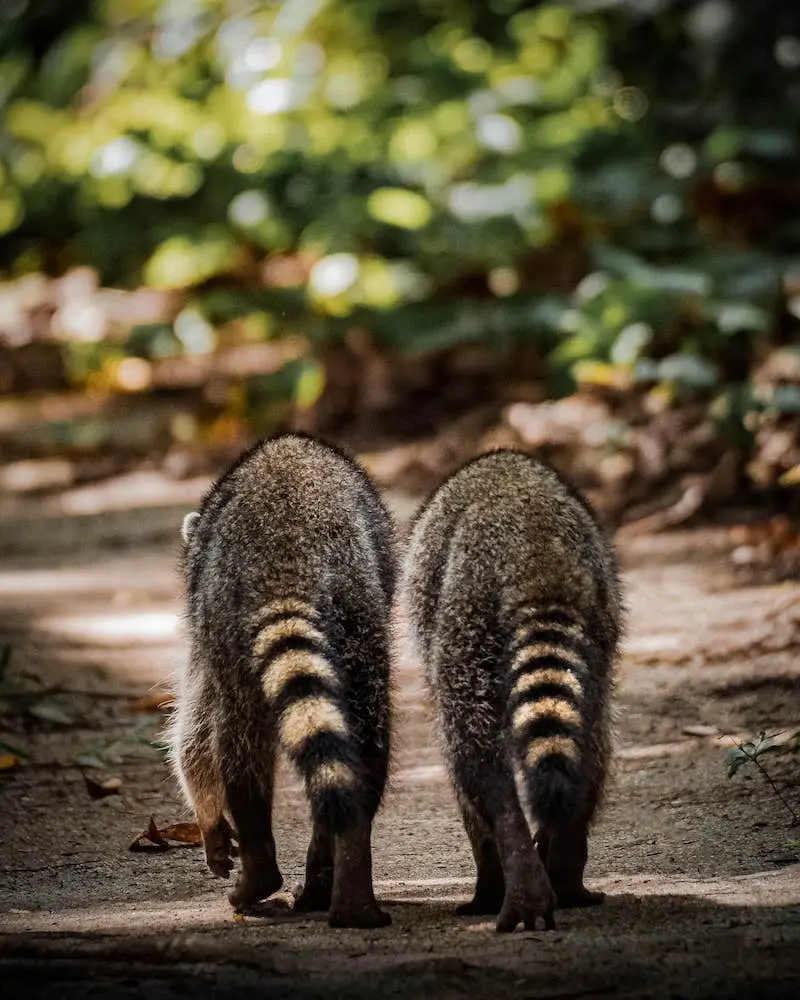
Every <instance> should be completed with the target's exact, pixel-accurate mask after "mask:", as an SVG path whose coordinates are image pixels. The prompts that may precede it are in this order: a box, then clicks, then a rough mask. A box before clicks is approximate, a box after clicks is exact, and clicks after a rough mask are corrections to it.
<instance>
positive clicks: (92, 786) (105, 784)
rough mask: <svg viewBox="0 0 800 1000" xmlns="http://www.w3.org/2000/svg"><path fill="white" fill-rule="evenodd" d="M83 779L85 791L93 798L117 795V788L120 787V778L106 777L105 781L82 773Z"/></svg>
mask: <svg viewBox="0 0 800 1000" xmlns="http://www.w3.org/2000/svg"><path fill="white" fill-rule="evenodd" d="M83 780H84V783H85V784H86V791H87V792H88V793H89V796H90V797H91V798H93V799H104V798H106V797H107V796H109V795H119V790H120V788H122V779H121V778H108V779H106V781H95V779H94V778H90V777H89V775H88V774H84V776H83Z"/></svg>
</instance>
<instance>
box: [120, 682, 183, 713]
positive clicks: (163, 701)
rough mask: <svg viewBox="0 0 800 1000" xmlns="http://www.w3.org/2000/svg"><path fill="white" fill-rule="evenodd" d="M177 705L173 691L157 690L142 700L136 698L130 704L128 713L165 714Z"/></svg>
mask: <svg viewBox="0 0 800 1000" xmlns="http://www.w3.org/2000/svg"><path fill="white" fill-rule="evenodd" d="M174 704H175V695H174V694H173V693H172V692H171V691H165V690H163V689H160V688H159V689H156V690H155V691H150V692H149V693H148V694H146V695H144V696H143V697H142V698H134V699H133V701H130V702H128V711H129V712H131V713H132V714H134V715H136V714H142V715H152V713H153V712H163V711H165V710H166V709H168V708H171V707H172V706H173V705H174Z"/></svg>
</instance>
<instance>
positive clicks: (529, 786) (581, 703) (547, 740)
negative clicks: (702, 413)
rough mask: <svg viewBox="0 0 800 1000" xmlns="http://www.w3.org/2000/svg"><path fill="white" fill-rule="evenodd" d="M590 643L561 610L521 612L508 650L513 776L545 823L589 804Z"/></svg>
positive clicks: (563, 610) (517, 615)
mask: <svg viewBox="0 0 800 1000" xmlns="http://www.w3.org/2000/svg"><path fill="white" fill-rule="evenodd" d="M585 655H586V644H585V640H584V638H583V633H582V629H581V626H580V623H579V622H578V620H577V618H576V617H575V615H574V614H572V613H570V612H569V611H568V610H567V609H565V608H561V607H548V608H541V609H539V608H533V607H527V608H523V609H522V610H521V611H518V612H517V614H516V616H515V628H514V632H513V636H512V640H511V647H510V660H509V663H510V678H509V703H508V710H509V731H510V739H511V748H512V756H513V761H514V765H515V773H516V774H517V775H518V781H519V782H520V784H521V786H522V790H523V791H524V795H525V798H526V800H527V804H528V806H529V808H530V810H531V812H532V813H533V815H534V816H535V818H536V819H537V820H538V821H539V822H543V823H554V822H559V821H561V820H566V819H569V818H572V817H574V816H576V815H578V814H580V812H581V810H582V808H583V807H584V803H585V802H586V797H587V792H588V789H587V779H586V768H585V766H584V763H583V755H584V752H585V740H584V734H585V731H586V727H585V705H586V694H587V692H586V687H585V685H586V679H587V677H588V669H587V665H586V660H585Z"/></svg>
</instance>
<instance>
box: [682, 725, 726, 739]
mask: <svg viewBox="0 0 800 1000" xmlns="http://www.w3.org/2000/svg"><path fill="white" fill-rule="evenodd" d="M681 732H682V733H684V734H685V735H686V736H717V735H718V734H719V729H718V727H717V726H703V725H699V726H684V727H683V729H682V730H681Z"/></svg>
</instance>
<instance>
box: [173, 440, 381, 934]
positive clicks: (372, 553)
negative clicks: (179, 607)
mask: <svg viewBox="0 0 800 1000" xmlns="http://www.w3.org/2000/svg"><path fill="white" fill-rule="evenodd" d="M181 534H182V537H183V552H182V559H181V569H182V573H183V577H184V584H185V590H186V604H187V615H186V619H187V628H188V633H189V638H190V657H189V662H188V665H187V666H186V668H185V671H184V673H183V675H182V677H181V680H180V684H179V691H178V694H177V700H176V710H175V713H174V721H173V723H172V730H171V734H170V743H171V748H172V749H171V758H172V764H173V769H174V771H175V773H176V775H177V778H178V780H179V783H180V785H181V787H182V789H183V792H184V794H185V797H186V799H187V800H188V802H189V804H190V806H191V807H192V808H193V810H194V812H195V815H196V817H197V822H198V825H199V826H200V829H201V831H202V834H203V842H204V846H205V851H206V859H207V862H208V866H209V868H210V869H211V871H212V872H213V873H215V874H216V875H219V876H223V877H227V876H228V875H229V874H230V872H231V870H232V868H233V862H232V860H231V836H232V833H233V831H234V830H235V835H236V839H237V841H238V847H239V854H240V858H241V872H240V875H239V878H238V881H237V882H236V885H235V887H234V889H233V891H232V892H231V893H230V895H229V899H230V902H231V904H232V905H233V906H234V907H235V908H236V909H238V910H246V909H247V908H248V907H250V906H252V905H253V904H254V903H256V902H257V901H259V900H262V899H265V898H266V897H267V896H269V895H271V894H272V893H274V892H276V891H277V890H278V889H280V888H281V886H282V884H283V879H282V877H281V874H280V871H279V869H278V865H277V861H276V854H275V840H274V837H273V832H272V799H273V776H274V767H275V758H276V752H277V751H278V749H282V750H283V751H284V752H285V753H286V754H287V755H288V756H289V758H290V759H291V760H292V762H293V763H294V764H295V766H296V767H297V769H298V771H299V772H300V774H301V775H302V777H303V779H304V783H305V790H306V794H307V796H308V799H309V802H310V806H311V815H312V822H313V832H312V838H311V844H310V846H309V849H308V855H307V862H306V881H305V886H304V888H303V891H302V893H301V894H300V896H299V898H298V899H297V901H296V903H295V909H298V910H327V911H328V919H329V923H330V925H331V926H338V927H377V926H385V925H387V924H388V923H389V922H390V918H389V915H388V914H387V913H385V912H383V911H382V910H381V909H380V908H379V907H378V905H377V903H376V901H375V896H374V893H373V884H372V849H371V829H372V820H373V817H374V815H375V813H376V811H377V809H378V807H379V805H380V802H381V798H382V795H383V791H384V786H385V783H386V779H387V772H388V761H389V743H390V690H389V684H390V676H389V632H388V623H389V615H390V609H391V603H392V596H393V587H394V573H395V561H394V539H393V527H392V523H391V520H390V517H389V514H388V512H387V510H386V508H385V506H384V504H383V502H382V500H381V498H380V495H379V494H378V492H377V490H376V488H375V487H374V485H373V484H372V482H371V480H370V479H369V477H368V475H367V473H366V472H365V471H364V470H363V469H362V468H361V467H360V466H359V465H358V464H356V463H355V462H354V461H353V460H351V459H350V458H348V457H347V456H346V455H344V454H343V453H342V452H340V451H338V450H336V449H334V448H332V447H330V446H328V445H326V444H323V443H322V442H320V441H317V440H316V439H314V438H312V437H310V436H307V435H300V434H286V435H281V436H278V437H274V438H271V439H267V440H265V441H262V442H260V443H258V444H257V445H255V446H254V447H253V448H252V449H250V450H249V451H247V452H245V453H244V454H243V455H242V456H241V457H240V458H239V460H238V461H237V462H235V463H234V465H233V466H232V467H231V468H229V469H228V471H227V472H225V473H224V475H222V476H221V478H220V479H219V480H218V481H217V482H216V483H215V484H214V485H213V487H212V488H211V490H210V492H209V493H208V494H207V496H206V497H205V499H204V500H203V503H202V505H201V506H200V509H199V510H198V511H196V512H193V513H192V514H189V515H187V516H186V518H185V519H184V522H183V525H182V529H181Z"/></svg>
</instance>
